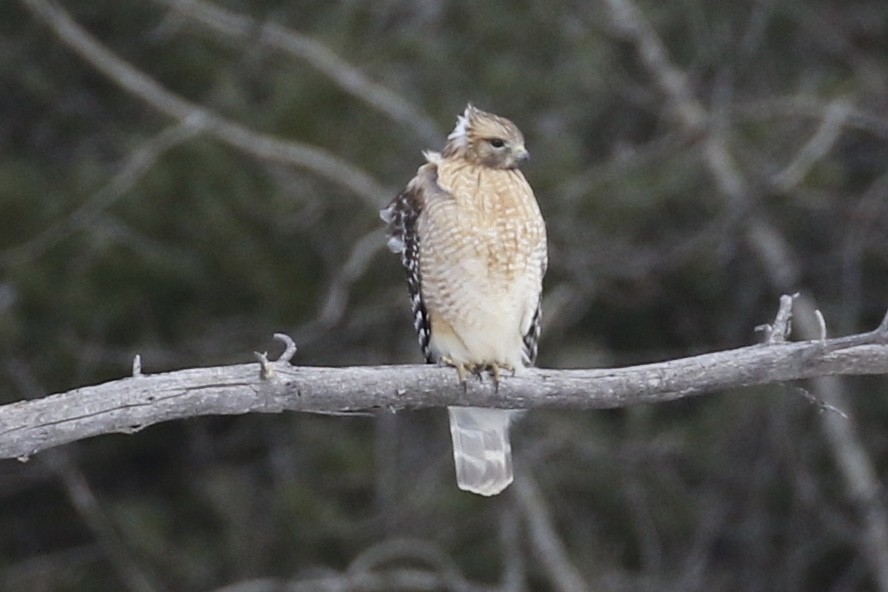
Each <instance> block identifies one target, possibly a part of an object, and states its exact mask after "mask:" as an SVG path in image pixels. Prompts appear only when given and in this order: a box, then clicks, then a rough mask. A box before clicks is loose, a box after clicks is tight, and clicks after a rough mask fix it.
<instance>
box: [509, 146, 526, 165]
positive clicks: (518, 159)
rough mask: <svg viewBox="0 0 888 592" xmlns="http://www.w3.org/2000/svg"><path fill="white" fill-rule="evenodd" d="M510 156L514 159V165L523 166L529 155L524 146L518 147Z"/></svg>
mask: <svg viewBox="0 0 888 592" xmlns="http://www.w3.org/2000/svg"><path fill="white" fill-rule="evenodd" d="M512 156H513V157H514V158H515V164H524V163H525V162H527V161H528V160H530V153H529V152H528V151H527V149H526V148H525V147H524V146H519V147H517V148H515V151H514V152H513V153H512Z"/></svg>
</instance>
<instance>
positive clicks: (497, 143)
mask: <svg viewBox="0 0 888 592" xmlns="http://www.w3.org/2000/svg"><path fill="white" fill-rule="evenodd" d="M488 142H490V145H491V146H493V147H494V148H502V147H503V146H505V145H506V143H505V142H503V141H502V140H500V139H499V138H493V139H492V140H488Z"/></svg>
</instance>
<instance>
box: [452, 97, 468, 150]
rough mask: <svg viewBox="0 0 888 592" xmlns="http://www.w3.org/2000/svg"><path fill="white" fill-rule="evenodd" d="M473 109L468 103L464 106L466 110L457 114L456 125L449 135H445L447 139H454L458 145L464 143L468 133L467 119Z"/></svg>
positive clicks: (463, 144)
mask: <svg viewBox="0 0 888 592" xmlns="http://www.w3.org/2000/svg"><path fill="white" fill-rule="evenodd" d="M473 109H474V107H472V105H471V104H469V105H468V106H467V107H466V110H465V111H463V114H462V115H458V116H457V118H456V127H454V128H453V131H452V132H450V135H449V136H447V139H448V140H455V141H456V143H457V144H459V145H460V146H465V145H466V142H467V141H468V133H469V120H470V119H471V113H472V110H473Z"/></svg>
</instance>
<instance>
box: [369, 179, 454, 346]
mask: <svg viewBox="0 0 888 592" xmlns="http://www.w3.org/2000/svg"><path fill="white" fill-rule="evenodd" d="M447 197H448V195H447V193H446V192H445V191H444V190H443V189H441V187H439V186H438V183H437V171H436V170H435V165H434V164H433V163H431V162H429V163H426V164H424V165H422V166H421V167H419V170H418V171H417V172H416V176H415V177H413V179H412V180H411V181H410V183H408V184H407V188H406V189H405V190H404V191H402V192H401V193H399V194H398V196H397V197H396V198H395V199H393V200H392V202H391V203H390V204H389V205H388V206H387V207H386V208H384V209H383V210H381V211H380V212H379V217H380V218H382V221H383V222H385V223H386V225H387V234H388V243H387V244H388V248H389V250H390V251H392V252H393V253H396V254H399V255H400V256H401V265H402V266H403V267H404V270H405V271H406V272H407V289H408V290H409V292H410V303H411V306H412V308H413V327H414V328H415V329H416V335H417V338H418V339H419V346H420V348H422V354H423V356H425V359H426V361H427V362H435V361H436V360H435V359H434V358H433V356H432V353H431V349H430V347H429V340H430V338H431V327H430V323H429V315H428V311H427V310H426V307H425V304H424V302H423V299H422V270H421V269H420V265H419V249H420V237H419V232H418V223H419V216H420V214H422V211H423V209H424V208H425V205H426V203H427V202H428V201H429V200H430V199H446V198H447Z"/></svg>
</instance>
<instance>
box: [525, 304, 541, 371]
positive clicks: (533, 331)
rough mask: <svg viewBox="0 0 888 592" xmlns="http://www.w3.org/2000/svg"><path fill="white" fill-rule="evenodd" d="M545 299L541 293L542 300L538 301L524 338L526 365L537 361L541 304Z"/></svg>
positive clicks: (531, 364)
mask: <svg viewBox="0 0 888 592" xmlns="http://www.w3.org/2000/svg"><path fill="white" fill-rule="evenodd" d="M542 301H543V295H542V294H540V301H539V302H538V303H537V306H536V310H535V311H533V319H532V320H531V321H530V328H529V329H528V330H527V333H525V334H524V337H523V338H522V340H523V342H524V351H523V352H521V353H522V355H523V356H524V365H525V366H533V365H534V364H535V363H536V357H537V348H538V345H539V341H540V306H541V304H542Z"/></svg>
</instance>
